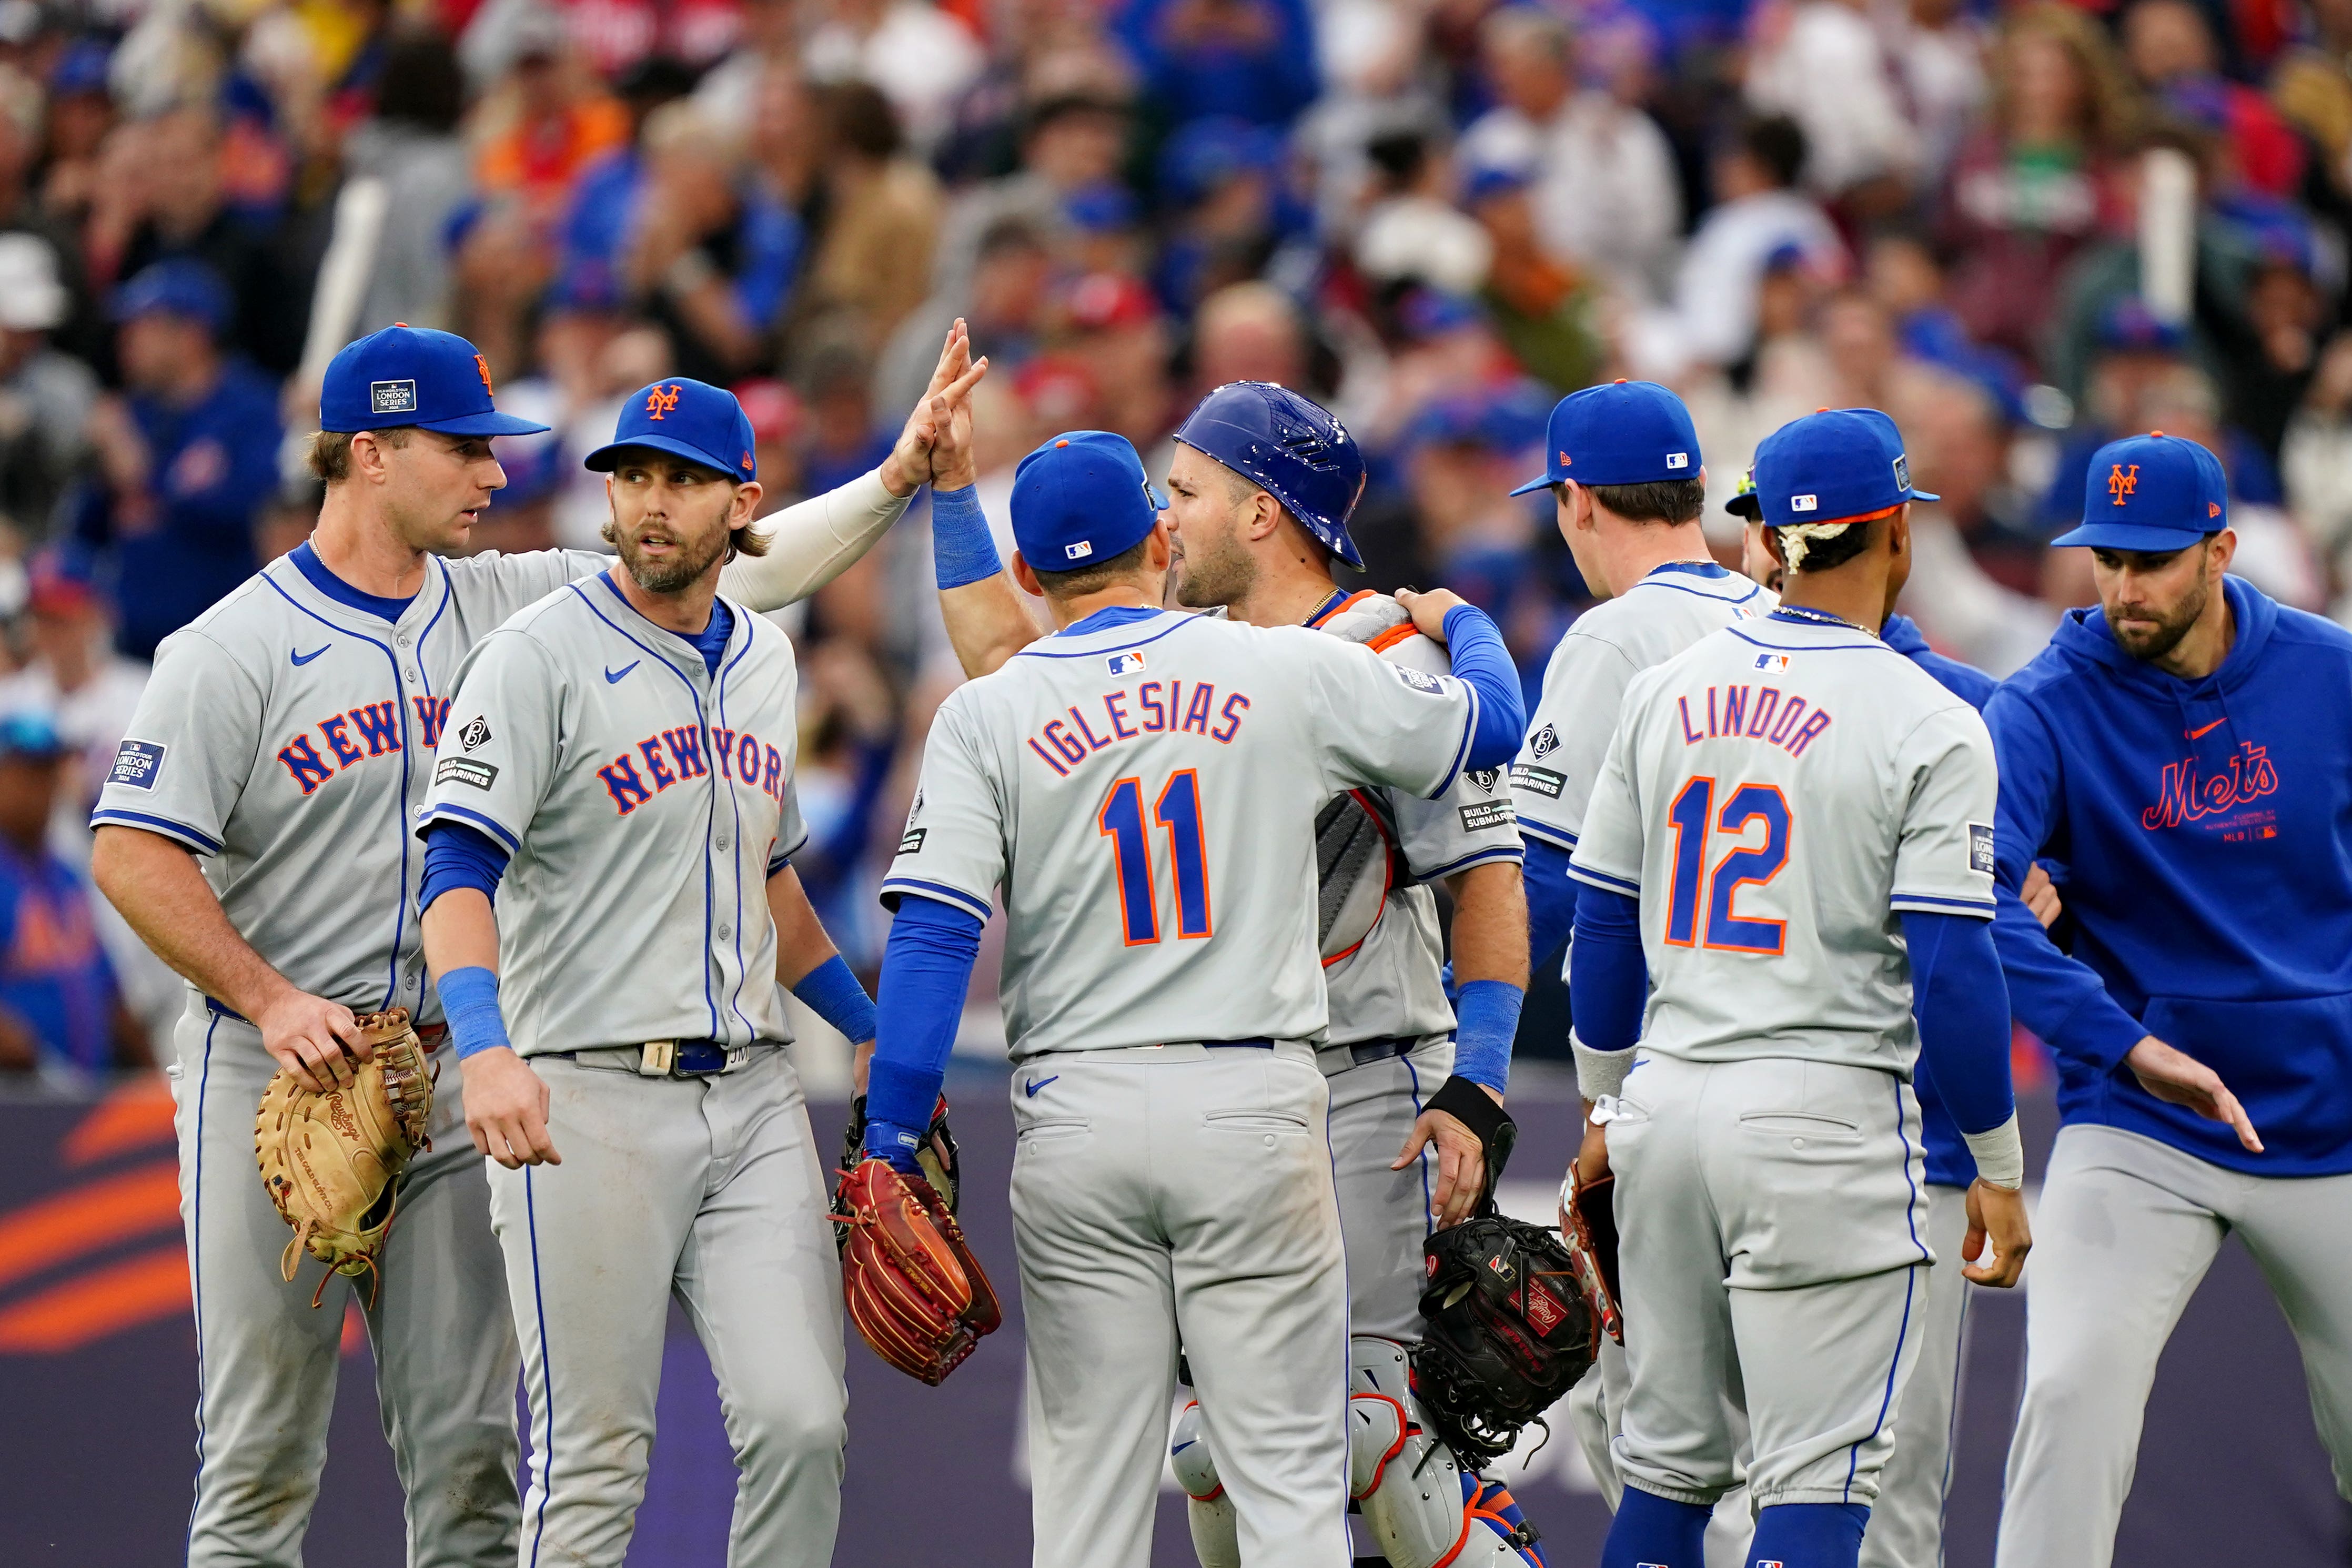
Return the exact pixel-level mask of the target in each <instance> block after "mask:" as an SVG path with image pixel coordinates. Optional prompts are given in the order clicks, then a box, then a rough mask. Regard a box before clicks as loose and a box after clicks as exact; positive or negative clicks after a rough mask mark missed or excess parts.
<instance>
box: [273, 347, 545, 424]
mask: <svg viewBox="0 0 2352 1568" xmlns="http://www.w3.org/2000/svg"><path fill="white" fill-rule="evenodd" d="M490 390H491V389H490V362H489V361H488V360H486V359H484V358H482V356H481V355H480V354H478V353H477V352H475V350H474V345H473V344H471V343H468V342H467V341H466V340H465V339H463V338H460V337H458V336H457V334H456V333H455V332H436V331H432V330H430V329H425V328H422V327H411V326H409V325H408V324H407V323H406V322H404V321H395V322H394V323H393V324H392V325H391V326H389V327H386V328H385V329H383V331H381V332H370V333H369V334H368V335H367V336H366V337H364V338H362V339H361V340H359V341H357V342H355V343H347V344H345V345H344V346H343V350H342V352H341V353H339V354H337V355H336V356H335V357H334V359H333V360H332V361H330V362H329V363H328V365H327V376H326V380H325V382H323V383H322V384H321V385H320V389H319V428H320V429H321V430H340V431H353V430H395V429H400V428H403V427H405V426H408V425H415V426H416V427H417V428H418V429H420V430H431V431H437V432H439V433H440V434H443V435H536V434H539V433H540V432H541V431H542V430H545V429H546V428H547V426H545V425H543V424H536V423H532V422H531V421H530V420H528V419H517V418H516V417H515V416H514V415H512V414H510V413H499V411H498V405H497V404H495V403H493V402H491V401H490Z"/></svg>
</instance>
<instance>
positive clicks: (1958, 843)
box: [1570, 611, 1997, 1078]
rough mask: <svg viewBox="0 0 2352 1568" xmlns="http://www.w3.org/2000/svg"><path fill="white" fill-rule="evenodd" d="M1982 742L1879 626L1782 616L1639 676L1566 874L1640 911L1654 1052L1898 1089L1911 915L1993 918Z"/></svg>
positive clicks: (1735, 630) (1912, 1034)
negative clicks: (1781, 1066)
mask: <svg viewBox="0 0 2352 1568" xmlns="http://www.w3.org/2000/svg"><path fill="white" fill-rule="evenodd" d="M1995 778H1996V776H1995V771H1994V767H1993V757H1992V741H1991V737H1990V736H1989V735H1988V734H1987V733H1986V730H1985V727H1984V721H1983V720H1982V719H1980V718H1979V717H1978V716H1977V712H1976V709H1974V708H1973V707H1971V706H1969V705H1968V704H1967V703H1966V702H1963V701H1962V700H1960V699H1959V698H1958V697H1956V696H1954V695H1952V694H1951V693H1949V692H1948V691H1946V690H1945V689H1944V688H1943V687H1942V686H1941V685H1937V683H1936V681H1935V679H1934V678H1933V677H1932V676H1930V675H1929V674H1927V672H1926V671H1924V670H1922V669H1920V668H1919V667H1918V666H1917V665H1916V664H1913V663H1912V662H1911V661H1910V660H1908V659H1906V658H1905V657H1904V656H1903V655H1902V654H1900V653H1896V652H1895V651H1894V650H1893V649H1891V648H1889V647H1888V646H1887V645H1886V644H1885V643H1882V642H1880V641H1879V640H1878V639H1877V638H1876V637H1874V636H1872V635H1871V634H1870V633H1869V632H1864V631H1861V630H1858V629H1856V628H1854V627H1852V626H1848V625H1845V624H1844V623H1843V622H1839V623H1835V624H1822V623H1819V622H1810V621H1799V620H1795V619H1792V618H1791V617H1790V612H1785V611H1784V612H1780V613H1778V614H1775V615H1772V616H1770V617H1769V618H1766V619H1763V620H1759V621H1752V622H1741V623H1739V624H1738V625H1734V626H1729V627H1726V628H1725V629H1723V630H1721V631H1719V632H1714V633H1712V634H1710V635H1709V636H1707V637H1706V638H1703V639H1702V640H1700V641H1699V642H1698V643H1695V644H1693V645H1692V646H1691V648H1690V649H1689V650H1687V651H1686V652H1685V653H1682V654H1680V655H1679V656H1677V657H1675V658H1674V659H1672V660H1670V661H1668V662H1667V663H1665V664H1662V665H1660V666H1658V667H1657V668H1655V669H1654V670H1649V671H1645V672H1643V674H1639V675H1636V676H1635V677H1634V678H1633V683H1632V685H1630V686H1629V687H1628V689H1627V692H1626V695H1625V706H1624V709H1623V712H1622V715H1621V716H1620V717H1619V720H1618V725H1617V734H1616V737H1615V739H1614V740H1613V741H1612V743H1611V746H1610V750H1609V755H1608V758H1607V759H1606V761H1605V762H1604V764H1603V765H1602V768H1601V779H1600V781H1599V783H1598V784H1597V785H1596V786H1595V787H1594V789H1593V794H1592V801H1591V806H1590V808H1589V809H1588V810H1587V811H1586V813H1585V819H1584V831H1583V834H1582V836H1581V837H1580V839H1579V841H1578V842H1577V847H1576V854H1575V857H1574V859H1573V860H1572V861H1571V862H1570V871H1571V873H1572V874H1574V875H1575V876H1576V877H1577V878H1578V879H1579V880H1580V881H1583V882H1585V883H1590V884H1591V885H1593V886H1595V887H1601V888H1605V889H1607V890H1609V891H1610V892H1612V893H1620V894H1628V895H1630V896H1635V897H1638V898H1639V899H1640V900H1641V904H1642V943H1643V952H1644V955H1645V956H1646V957H1647V959H1648V962H1649V968H1650V978H1651V994H1650V1005H1649V1013H1648V1016H1647V1018H1646V1019H1645V1020H1644V1023H1643V1031H1642V1049H1643V1051H1656V1052H1660V1053H1663V1054H1665V1055H1668V1056H1675V1057H1681V1058H1684V1059H1685V1060H1689V1061H1740V1060H1745V1059H1749V1058H1755V1057H1785V1056H1793V1057H1802V1058H1807V1059H1819V1060H1822V1061H1837V1062H1842V1063H1844V1064H1847V1065H1853V1066H1864V1067H1876V1068H1882V1069H1885V1070H1888V1071H1894V1072H1895V1073H1898V1074H1899V1075H1901V1076H1903V1077H1905V1078H1908V1077H1909V1076H1910V1073H1911V1067H1912V1062H1913V1061H1914V1059H1915V1058H1916V1055H1917V1051H1918V1037H1917V1031H1916V1027H1915V1025H1914V1023H1913V1019H1912V1012H1911V975H1910V966H1909V963H1908V961H1907V959H1906V956H1905V954H1904V946H1903V933H1902V925H1901V921H1900V918H1899V915H1900V912H1901V911H1903V910H1906V909H1915V910H1926V911H1929V912H1932V913H1936V914H1957V915H1973V916H1978V917H1981V918H1983V919H1987V920H1990V919H1991V918H1992V913H1993V892H1992V878H1993V812H1994V805H1995V797H1996V793H1997V791H1996V787H1995Z"/></svg>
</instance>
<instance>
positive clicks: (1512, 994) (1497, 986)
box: [1454, 980, 1528, 1094]
mask: <svg viewBox="0 0 2352 1568" xmlns="http://www.w3.org/2000/svg"><path fill="white" fill-rule="evenodd" d="M1527 999H1528V994H1527V992H1526V991H1524V990H1522V989H1521V988H1518V987H1517V986H1515V985H1513V984H1511V983H1510V982H1509V981H1508V980H1470V981H1467V982H1465V984H1464V985H1463V987H1462V994H1461V997H1460V998H1459V999H1458V1000H1456V1001H1455V1002H1454V1020H1455V1022H1454V1076H1455V1077H1457V1078H1467V1079H1469V1080H1470V1081H1471V1082H1473V1083H1483V1084H1485V1085H1486V1087H1487V1088H1489V1089H1492V1090H1493V1091H1494V1092H1496V1093H1497V1094H1500V1093H1502V1092H1504V1091H1505V1090H1507V1089H1508V1088H1509V1087H1510V1086H1511V1041H1512V1040H1514V1039H1515V1038H1517V1034H1518V1032H1519V1008H1520V1006H1521V1004H1523V1003H1524V1002H1526V1000H1527Z"/></svg>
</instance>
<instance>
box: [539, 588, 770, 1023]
mask: <svg viewBox="0 0 2352 1568" xmlns="http://www.w3.org/2000/svg"><path fill="white" fill-rule="evenodd" d="M595 580H597V581H599V582H602V583H603V584H604V589H605V591H606V592H608V593H610V594H611V595H612V596H613V597H614V599H615V600H617V601H620V603H621V604H622V606H623V607H624V608H629V601H628V600H627V599H626V598H625V597H624V596H623V594H622V592H621V590H620V587H619V585H617V584H616V583H614V580H613V572H612V569H611V568H610V567H607V568H606V569H605V570H603V571H600V572H598V573H597V574H596V577H595ZM564 586H565V587H566V588H569V589H570V590H572V592H573V593H575V594H578V595H579V598H580V602H581V603H583V604H584V605H586V606H587V607H588V613H589V614H591V615H593V616H594V617H595V618H596V619H597V620H599V621H602V622H604V624H605V625H607V626H610V627H611V628H612V629H613V630H614V632H616V633H618V634H619V635H621V636H623V637H626V638H628V640H629V641H630V642H631V643H634V644H635V645H636V646H637V647H639V648H643V649H644V650H645V651H646V653H648V654H649V655H651V656H652V658H653V660H654V662H655V663H656V664H659V665H660V666H661V667H662V668H663V669H665V670H667V671H668V672H669V673H670V674H673V675H676V676H677V681H678V685H682V686H684V687H685V688H686V695H688V696H689V697H691V698H693V699H694V724H695V727H696V728H697V729H698V730H699V731H701V733H702V738H703V749H704V751H705V752H706V753H707V752H708V751H709V740H710V716H709V715H708V714H706V713H704V712H703V710H702V694H701V693H700V692H698V691H696V690H695V689H694V682H693V681H691V680H690V679H688V676H687V674H686V672H685V671H684V670H681V669H679V668H678V667H677V665H676V664H672V663H671V662H670V661H669V660H668V659H667V657H665V656H664V655H663V654H662V653H660V652H659V651H657V650H656V649H655V648H654V647H653V646H652V645H650V644H649V643H645V642H642V641H640V640H639V639H638V638H637V637H636V636H635V635H634V634H633V633H632V632H629V631H628V630H627V629H626V628H625V627H624V626H622V625H621V624H620V623H619V622H616V621H614V619H613V618H612V617H611V616H609V615H607V614H605V613H604V612H603V611H601V610H599V609H597V608H596V601H594V600H593V599H591V598H589V597H588V595H587V594H585V593H583V592H582V591H581V589H580V580H579V579H577V578H574V579H573V580H572V581H570V582H567V583H565V584H564ZM629 613H630V614H632V615H635V614H636V613H637V612H636V611H635V609H634V608H629ZM638 619H639V620H644V619H645V618H644V617H643V616H638ZM648 624H651V623H650V622H648ZM745 635H746V636H749V635H750V628H748V627H746V628H745ZM710 779H711V783H710V789H711V796H712V800H711V805H710V810H709V817H708V819H707V821H708V822H709V824H711V825H716V822H717V820H718V815H719V808H718V803H717V797H718V791H719V768H718V767H717V765H716V761H715V759H714V762H713V765H712V767H711V769H710ZM730 793H731V791H730ZM703 842H705V843H706V844H707V843H709V837H708V836H707V834H706V836H705V838H704V840H703ZM738 854H739V855H740V848H739V850H738ZM738 863H740V862H738ZM718 901H719V897H718V893H717V891H716V890H715V889H714V888H713V886H712V884H711V876H710V852H709V850H707V849H706V850H705V851H703V852H702V1005H703V1006H704V1007H706V1008H709V1009H710V1032H711V1034H712V1035H713V1036H714V1037H716V1036H717V1035H718V1034H719V998H717V997H715V996H713V995H712V994H711V990H710V928H711V925H713V924H714V921H713V918H712V916H713V914H714V911H713V909H712V907H711V906H712V905H713V904H716V903H718ZM736 913H737V915H738V917H739V919H738V924H739V925H740V915H741V913H742V910H741V902H740V897H739V899H738V901H737V910H736ZM737 967H739V968H740V967H741V966H740V964H739V965H738V966H737Z"/></svg>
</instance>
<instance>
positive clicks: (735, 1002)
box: [702, 601, 808, 1041]
mask: <svg viewBox="0 0 2352 1568" xmlns="http://www.w3.org/2000/svg"><path fill="white" fill-rule="evenodd" d="M718 618H719V612H718V609H717V606H716V601H714V602H713V607H712V610H711V619H712V620H714V621H715V620H717V619H718ZM738 619H739V620H740V621H741V622H745V624H744V627H743V647H742V651H741V652H740V653H737V654H736V655H735V656H734V657H733V658H732V659H730V660H729V661H728V662H727V664H726V667H725V668H723V669H719V670H714V671H712V672H711V674H712V676H713V677H714V680H713V685H712V687H711V701H712V702H713V703H714V704H716V705H717V706H718V708H719V723H720V724H722V725H724V724H726V723H727V677H728V676H730V675H731V674H734V673H735V670H736V666H737V665H739V664H742V662H743V661H744V660H745V659H747V658H750V657H751V643H752V641H753V633H752V631H751V626H750V625H749V622H750V620H751V617H750V616H748V615H746V616H740V617H738ZM702 754H703V755H704V756H706V757H709V758H712V760H713V761H714V762H715V761H716V760H717V752H716V750H715V748H713V747H712V746H711V744H710V731H709V729H708V728H707V727H706V728H705V729H704V730H703V732H702ZM793 760H794V762H795V763H797V762H798V760H799V758H798V757H797V756H795V757H794V758H793ZM710 789H711V795H712V804H711V809H710V814H711V815H712V816H713V817H716V816H717V815H718V814H719V807H718V803H717V797H718V791H719V769H718V768H716V767H714V768H711V770H710ZM727 805H728V809H729V810H731V811H733V812H734V813H735V836H734V838H733V839H732V840H731V842H732V843H733V844H734V846H735V852H734V853H733V854H732V855H731V856H730V857H729V858H730V859H731V860H732V861H733V862H735V994H734V995H733V996H732V997H730V998H728V1000H727V1010H728V1011H730V1012H731V1013H733V1014H734V1015H735V1016H736V1017H737V1018H739V1019H743V1032H744V1036H745V1039H746V1040H747V1041H748V1040H757V1039H759V1038H760V1031H759V1030H756V1029H754V1028H752V1027H751V1019H748V1018H744V1015H743V987H744V986H745V985H746V984H747V983H748V982H749V981H750V980H751V972H750V970H749V969H748V968H747V967H746V966H745V965H744V963H743V802H742V801H741V800H738V799H736V796H735V791H734V790H732V789H730V790H728V791H727ZM776 810H777V819H776V820H777V821H779V822H781V821H782V820H783V816H782V812H783V802H782V801H781V800H780V801H778V802H777V803H776ZM807 841H808V839H807V836H806V835H805V834H803V836H802V839H801V843H806V842H807ZM768 848H769V850H770V851H771V852H773V850H774V849H775V845H774V844H773V843H771V844H770V845H769V846H768ZM793 848H794V849H798V848H800V844H794V845H793ZM709 855H710V852H709V851H708V850H705V851H704V852H703V863H704V864H705V865H706V866H708V865H709ZM787 858H789V857H787ZM776 870H777V867H776V865H775V864H774V862H773V858H772V855H771V860H770V863H769V866H768V874H769V875H770V876H773V875H775V874H776ZM765 894H766V889H765V887H764V886H763V887H762V888H761V895H762V896H763V897H764V896H765ZM783 941H784V934H783V933H782V931H779V932H777V933H776V948H777V951H778V952H779V953H782V950H783Z"/></svg>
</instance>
